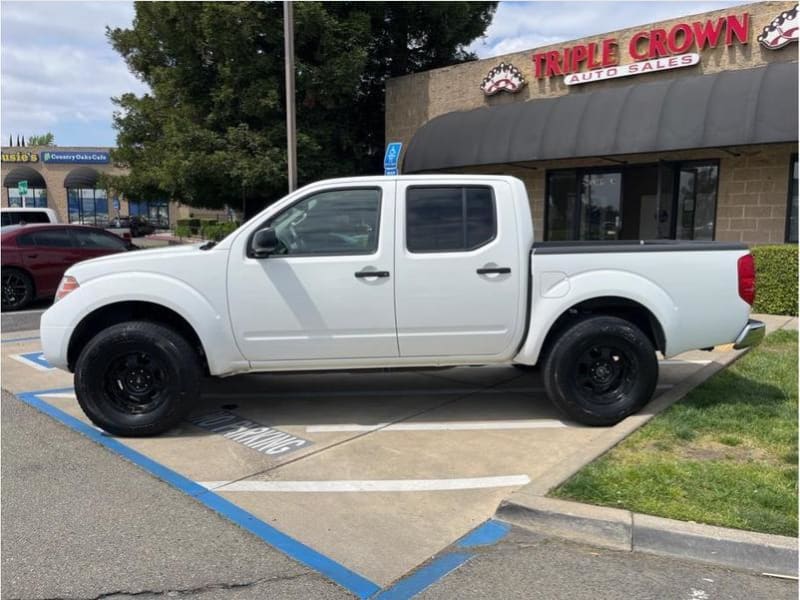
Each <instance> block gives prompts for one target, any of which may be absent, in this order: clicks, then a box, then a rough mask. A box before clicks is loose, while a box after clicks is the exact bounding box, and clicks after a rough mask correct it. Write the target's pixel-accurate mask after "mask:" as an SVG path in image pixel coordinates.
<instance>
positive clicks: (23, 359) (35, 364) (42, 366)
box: [9, 352, 55, 371]
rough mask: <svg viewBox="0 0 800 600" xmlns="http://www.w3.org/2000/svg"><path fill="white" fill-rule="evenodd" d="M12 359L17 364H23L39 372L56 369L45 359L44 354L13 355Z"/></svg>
mask: <svg viewBox="0 0 800 600" xmlns="http://www.w3.org/2000/svg"><path fill="white" fill-rule="evenodd" d="M9 357H10V358H13V359H14V360H16V361H17V362H20V363H22V364H23V365H26V366H28V367H31V368H33V369H36V370H37V371H53V370H55V367H53V366H51V365H50V363H49V362H47V360H46V359H45V358H44V354H43V353H42V352H26V353H24V354H11V355H9Z"/></svg>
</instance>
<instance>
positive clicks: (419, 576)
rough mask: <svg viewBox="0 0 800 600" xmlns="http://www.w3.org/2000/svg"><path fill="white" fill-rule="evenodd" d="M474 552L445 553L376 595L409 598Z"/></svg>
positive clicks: (384, 599)
mask: <svg viewBox="0 0 800 600" xmlns="http://www.w3.org/2000/svg"><path fill="white" fill-rule="evenodd" d="M472 556H473V555H472V554H467V553H466V552H453V553H451V554H444V555H443V556H440V557H439V558H437V559H436V560H434V561H433V562H432V563H430V564H429V565H427V566H425V567H422V568H421V569H419V570H418V571H416V572H415V573H414V574H413V575H410V576H409V577H406V578H405V579H401V580H400V581H398V582H397V583H395V584H394V585H393V586H392V587H390V588H389V589H387V590H385V591H383V592H381V593H380V594H378V595H377V596H376V599H380V600H407V599H408V598H413V597H414V596H416V595H417V594H419V593H420V592H421V591H423V590H424V589H426V588H428V587H430V586H431V585H433V584H434V583H436V582H437V581H439V580H440V579H442V578H443V577H444V576H446V575H447V574H448V573H452V572H453V571H455V570H456V569H457V568H458V567H460V566H461V565H463V564H464V563H465V562H467V561H468V560H469V559H470V558H472Z"/></svg>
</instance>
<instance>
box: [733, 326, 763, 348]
mask: <svg viewBox="0 0 800 600" xmlns="http://www.w3.org/2000/svg"><path fill="white" fill-rule="evenodd" d="M766 332H767V326H766V325H765V324H764V323H763V322H762V321H756V320H755V319H749V320H748V321H747V325H745V326H744V329H742V331H741V333H739V335H738V336H736V341H735V342H733V348H734V350H742V349H743V348H751V347H753V346H758V345H759V344H760V343H761V340H763V339H764V334H766Z"/></svg>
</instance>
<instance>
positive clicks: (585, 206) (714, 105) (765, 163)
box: [386, 2, 799, 243]
mask: <svg viewBox="0 0 800 600" xmlns="http://www.w3.org/2000/svg"><path fill="white" fill-rule="evenodd" d="M531 9H532V10H533V7H532V8H531ZM798 22H799V21H798V17H797V5H796V4H795V3H794V2H763V3H756V4H750V5H743V6H737V7H733V8H729V9H725V10H721V11H715V12H711V13H707V14H701V15H693V16H687V17H684V18H680V19H675V20H671V21H665V22H660V23H654V24H650V25H643V26H639V27H634V28H630V29H625V30H622V31H617V32H612V33H608V34H605V35H600V36H597V37H591V38H585V39H581V40H576V41H573V42H565V43H562V44H557V45H553V46H547V47H544V48H538V49H534V50H529V51H525V52H518V53H515V54H510V55H505V56H501V57H497V58H491V59H485V60H479V61H474V62H470V63H465V64H460V65H456V66H452V67H446V68H443V69H437V70H433V71H427V72H423V73H418V74H414V75H408V76H405V77H399V78H395V79H391V80H389V81H388V82H387V88H386V139H387V141H401V142H403V147H404V149H405V150H404V154H403V156H402V157H401V165H402V172H403V173H430V172H449V173H498V174H507V175H514V176H516V177H519V178H520V179H522V180H523V181H524V182H525V183H526V186H527V188H528V194H529V196H530V199H531V209H532V213H533V219H534V225H535V229H536V237H537V239H538V240H598V239H600V240H616V239H654V238H666V239H696V240H722V241H743V242H749V243H784V242H797V210H798V208H797V204H798V169H797V141H798V44H797V39H798Z"/></svg>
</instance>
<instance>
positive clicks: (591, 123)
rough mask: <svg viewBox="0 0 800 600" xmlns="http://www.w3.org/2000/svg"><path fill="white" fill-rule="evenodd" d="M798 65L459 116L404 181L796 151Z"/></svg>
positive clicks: (409, 154) (431, 138) (433, 136)
mask: <svg viewBox="0 0 800 600" xmlns="http://www.w3.org/2000/svg"><path fill="white" fill-rule="evenodd" d="M797 93H798V89H797V63H772V64H770V65H768V66H766V67H759V68H757V69H746V70H739V71H723V72H720V73H714V74H712V75H696V76H692V77H677V78H674V79H668V80H663V81H651V82H648V83H641V84H636V85H629V86H624V87H617V88H610V89H603V90H595V91H592V92H583V93H581V92H578V93H571V94H567V95H565V96H560V97H558V98H547V99H543V100H533V101H528V102H516V103H512V104H505V105H502V106H494V107H491V108H479V109H476V110H471V111H465V112H451V113H447V114H444V115H441V116H439V117H436V118H434V119H432V120H431V121H429V122H428V123H426V124H425V125H423V126H422V127H421V128H420V129H419V130H418V131H417V133H416V134H415V135H414V137H413V138H412V140H411V143H410V144H409V145H408V150H407V151H406V154H405V157H404V159H403V169H402V172H403V173H416V172H420V171H429V170H438V169H448V168H453V167H465V166H474V165H490V164H503V163H516V162H526V161H535V160H551V159H559V158H582V157H587V158H588V157H593V156H613V155H620V154H634V153H640V152H660V151H667V150H686V149H693V148H719V147H725V146H741V145H748V144H769V143H776V142H796V141H797V125H798V119H797Z"/></svg>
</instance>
